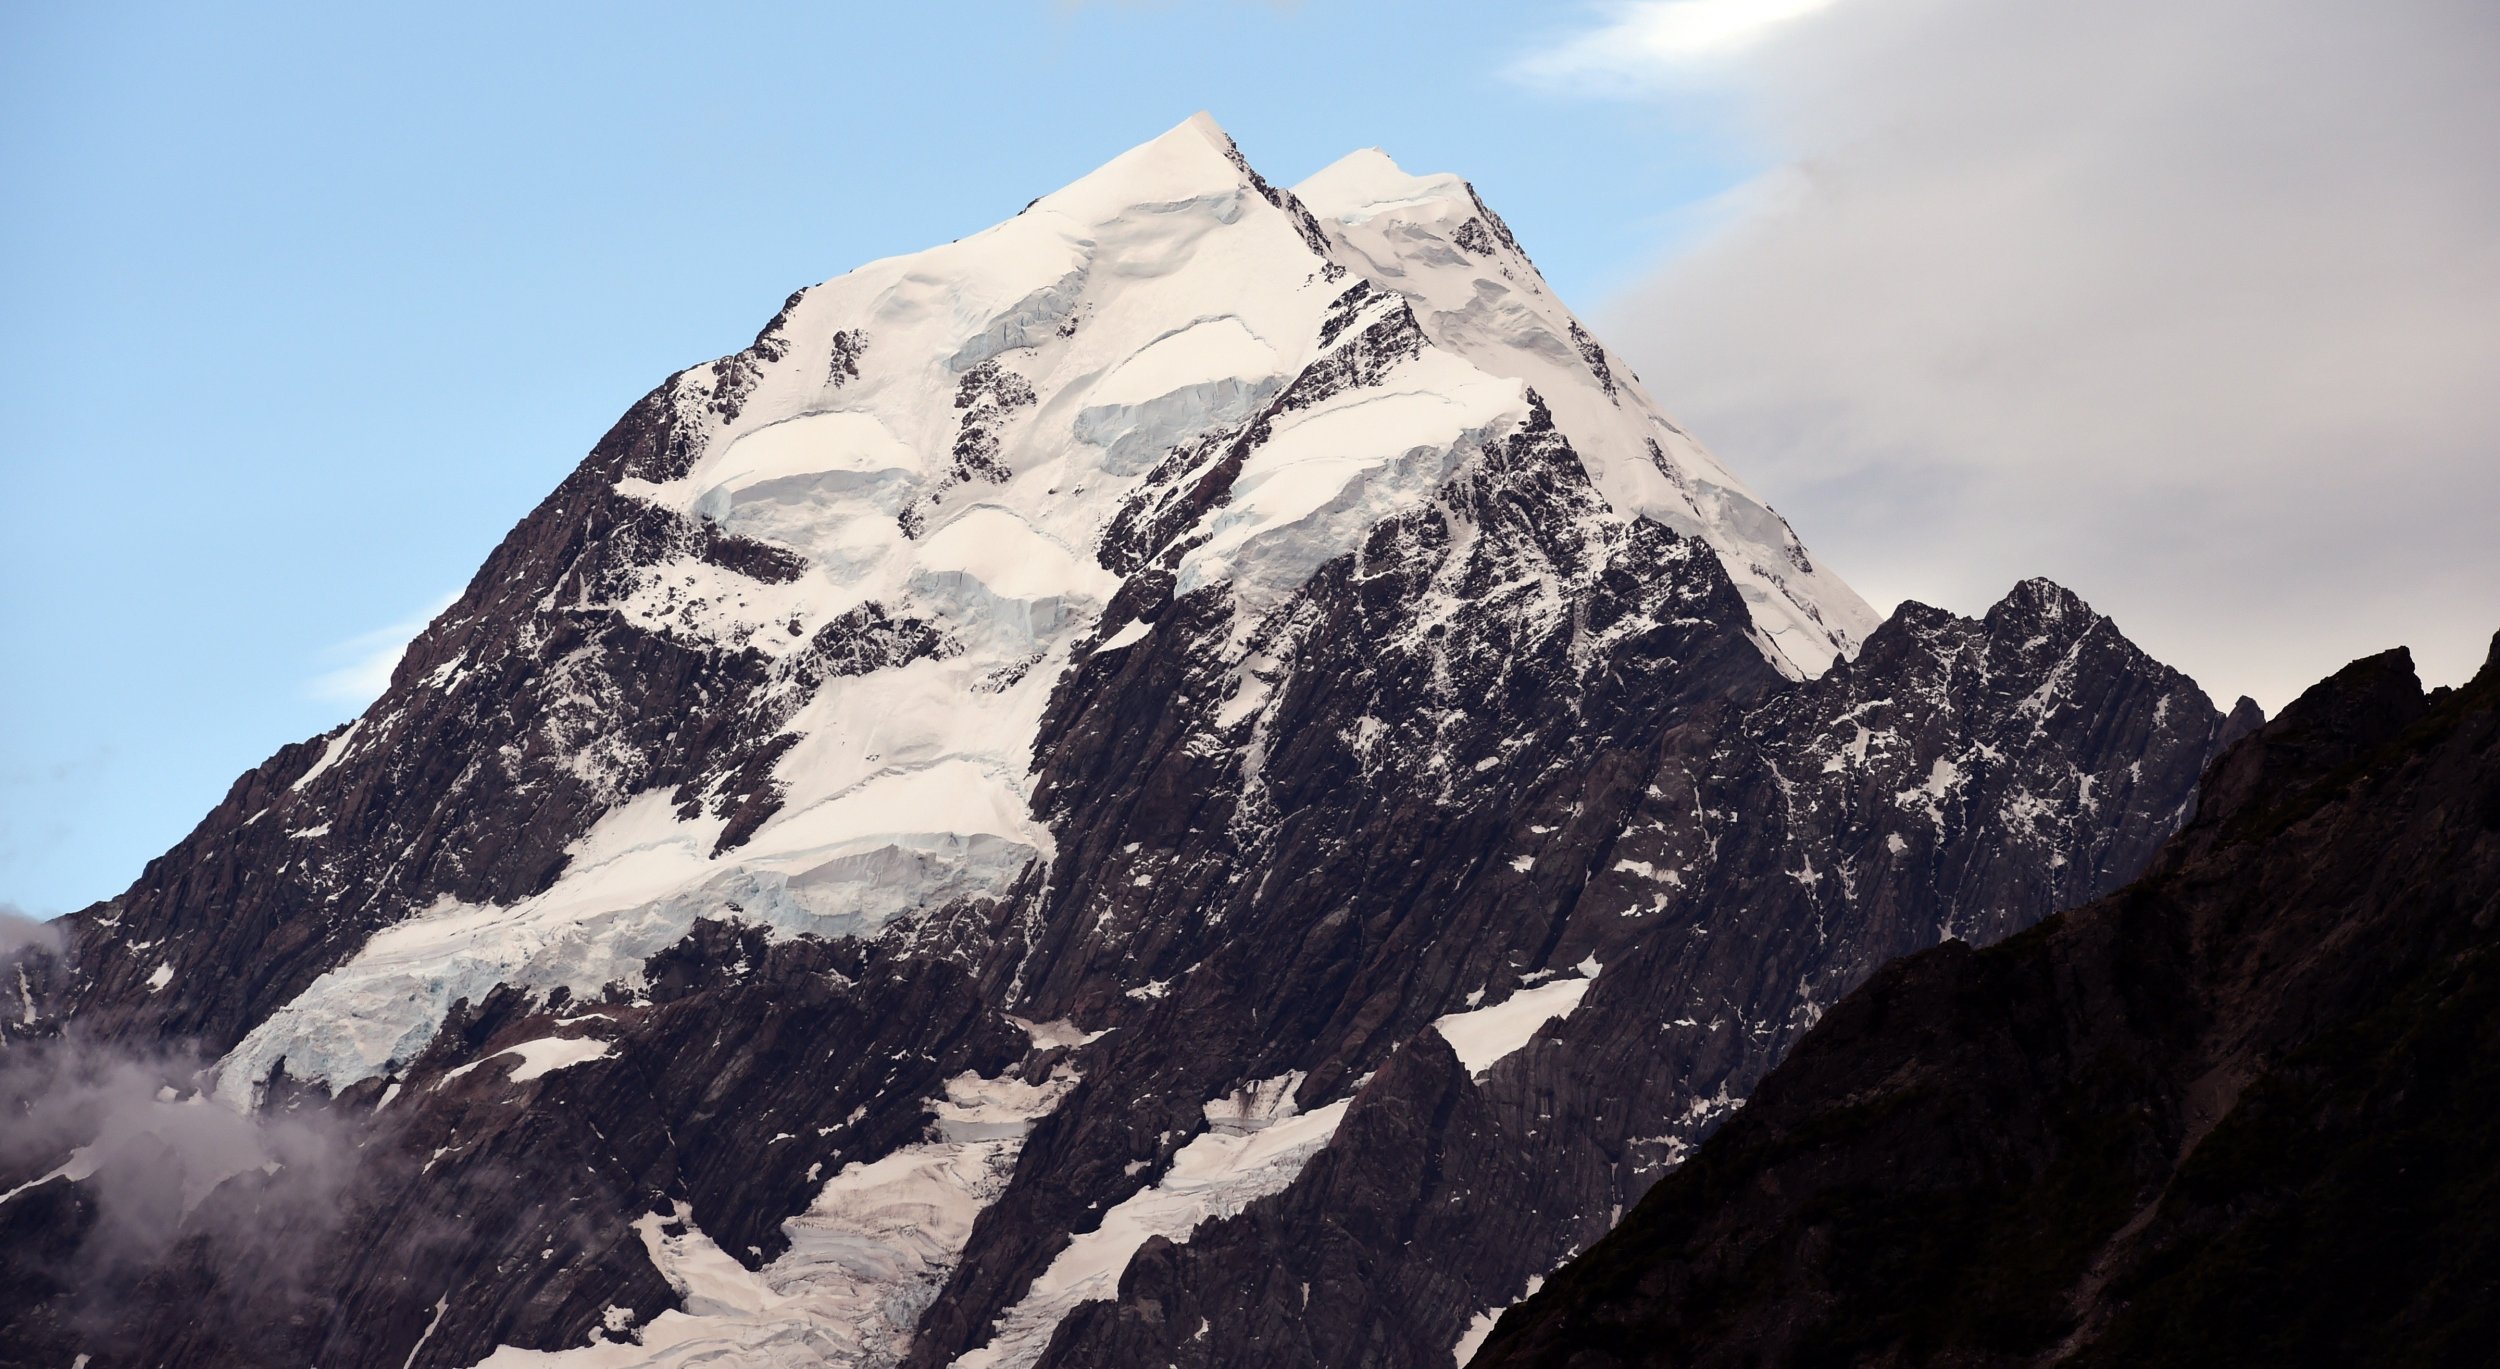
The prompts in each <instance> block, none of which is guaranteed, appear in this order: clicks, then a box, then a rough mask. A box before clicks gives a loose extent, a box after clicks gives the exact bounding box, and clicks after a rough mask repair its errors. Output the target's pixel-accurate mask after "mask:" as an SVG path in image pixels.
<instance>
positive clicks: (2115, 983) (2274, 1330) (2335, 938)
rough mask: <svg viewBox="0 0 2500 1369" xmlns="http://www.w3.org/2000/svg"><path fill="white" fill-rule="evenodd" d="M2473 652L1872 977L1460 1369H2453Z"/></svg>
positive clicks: (2492, 698)
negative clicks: (2096, 889)
mask: <svg viewBox="0 0 2500 1369" xmlns="http://www.w3.org/2000/svg"><path fill="white" fill-rule="evenodd" d="M2495 1099H2500V638H2495V639H2494V641H2493V653H2492V658H2491V660H2490V661H2489V662H2488V663H2487V664H2486V665H2485V666H2484V667H2483V670H2482V672H2481V674H2480V675H2478V676H2477V677H2476V678H2475V679H2474V681H2473V682H2472V683H2470V684H2468V685H2466V686H2465V687H2464V688H2463V689H2462V690H2454V691H2451V690H2447V689H2440V690H2436V691H2433V692H2432V693H2431V694H2429V695H2428V696H2425V695H2424V694H2423V692H2422V689H2421V685H2420V683H2419V682H2418V681H2417V680H2416V679H2415V678H2414V673H2413V666H2412V662H2411V660H2410V659H2409V658H2408V657H2407V656H2406V654H2405V653H2404V652H2403V651H2401V650H2399V651H2393V652H2389V653H2387V654H2385V655H2382V656H2374V657H2371V658H2369V659H2366V660H2361V661H2356V662H2354V663H2353V664H2352V665H2350V666H2348V667H2346V668H2345V669H2344V670H2343V671H2341V672H2339V673H2337V674H2336V675H2335V676H2333V677H2332V678H2330V679H2328V680H2326V681H2324V682H2323V683H2321V684H2319V685H2317V686H2316V687H2314V688H2312V689H2311V690H2310V691H2309V692H2308V693H2306V694H2304V695H2302V696H2301V697H2300V699H2299V700H2298V701H2296V702H2295V703H2293V704H2292V705H2291V706H2289V707H2288V708H2286V709H2285V710H2284V711H2283V714H2282V716H2281V717H2280V718H2278V719H2276V720H2275V721H2274V722H2272V723H2269V724H2267V725H2266V726H2265V727H2264V728H2262V729H2261V730H2259V731H2258V732H2257V733H2256V734H2255V735H2253V736H2251V737H2250V738H2248V739H2247V740H2246V741H2243V742H2241V743H2240V744H2239V745H2238V746H2237V747H2235V748H2233V749H2232V750H2230V751H2228V752H2227V753H2226V754H2225V755H2224V756H2223V757H2222V759H2221V760H2220V761H2218V762H2217V763H2216V764H2215V765H2214V767H2213V768H2212V769H2211V770H2209V771H2208V772H2207V773H2206V777H2205V785H2204V801H2203V804H2202V806H2201V808H2200V810H2199V812H2198V813H2197V816H2196V819H2195V821H2194V822H2193V823H2191V824H2190V825H2189V826H2188V828H2187V830H2185V831H2184V832H2182V833H2181V834H2180V835H2179V836H2178V837H2177V838H2175V839H2174V840H2173V841H2172V842H2171V843H2170V845H2169V846H2168V847H2166V848H2165V849H2164V851H2163V853H2162V855H2161V856H2160V857H2159V858H2158V859H2157V860H2156V862H2155V864H2154V867H2153V869H2152V870H2151V871H2150V872H2149V873H2147V874H2146V875H2145V876H2144V877H2143V878H2142V879H2140V880H2138V881H2136V882H2135V883H2133V884H2131V885H2129V886H2128V887H2127V888H2125V889H2123V890H2121V891H2119V892H2118V893H2116V894H2114V895H2112V896H2110V897H2109V898H2107V899H2104V900H2101V901H2099V902H2096V903H2093V904H2091V905H2089V906H2087V907H2083V908H2080V909H2077V910H2075V911H2073V912H2070V913H2065V914H2061V915H2059V916H2058V917H2056V918H2054V919H2052V920H2051V921H2049V922H2047V923H2044V924H2042V925H2041V926H2039V927H2036V928H2034V929H2032V930H2031V931H2029V932H2026V933H2024V934H2023V935H2021V936H2018V937H2016V938H2014V939H2012V940H2010V941H2007V942H2005V943H2003V944H2001V945H1998V946H1995V947H1993V948H1990V949H1987V950H1975V949H1973V948H1971V947H1969V946H1967V945H1961V944H1955V945H1948V946H1944V947H1939V948H1937V949H1935V950H1931V951H1928V952H1926V953H1924V954H1921V955H1918V956H1915V957H1912V958H1910V959H1907V960H1905V961H1902V962H1900V963H1899V964H1896V965H1894V966H1892V967H1890V968H1888V969H1886V970H1884V971H1882V972H1880V973H1879V974H1877V975H1876V976H1875V978H1874V979H1873V980H1872V981H1871V982H1869V983H1868V984H1866V985H1865V986H1864V987H1863V988H1861V989H1859V990H1858V991H1857V992H1856V993H1855V994H1853V995H1851V996H1850V997H1849V998H1847V999H1846V1000H1844V1001H1843V1002H1841V1003H1840V1004H1839V1005H1838V1006H1837V1007H1835V1008H1834V1009H1833V1010H1832V1012H1831V1013H1830V1014H1829V1015H1828V1016H1827V1017H1826V1018H1825V1019H1824V1020H1823V1022H1822V1023H1821V1025H1820V1026H1818V1027H1817V1028H1816V1030H1815V1031H1814V1032H1812V1033H1810V1034H1809V1035H1808V1036H1807V1037H1806V1038H1805V1040H1804V1041H1802V1042H1801V1043H1800V1044H1799V1045H1798V1047H1797V1049H1796V1051H1795V1052H1794V1053H1793V1054H1792V1055H1790V1056H1789V1058H1788V1059H1787V1061H1786V1062H1785V1063H1784V1064H1783V1065H1781V1066H1780V1068H1779V1069H1778V1070H1777V1071H1775V1072H1774V1073H1773V1074H1772V1075H1771V1077H1770V1078H1769V1079H1767V1080H1765V1081H1764V1082H1763V1084H1762V1086H1761V1088H1760V1089H1758V1090H1757V1091H1756V1092H1755V1095H1754V1098H1753V1101H1752V1103H1751V1104H1750V1105H1749V1106H1748V1107H1747V1108H1746V1109H1745V1111H1744V1112H1743V1113H1742V1114H1741V1115H1740V1116H1739V1117H1738V1118H1737V1119H1736V1120H1734V1121H1733V1122H1731V1123H1730V1124H1729V1125H1728V1126H1727V1127H1726V1128H1724V1129H1723V1130H1721V1131H1720V1132H1719V1133H1718V1134H1717V1135H1716V1136H1714V1137H1713V1138H1712V1139H1711V1140H1710V1142H1709V1143H1708V1144H1706V1145H1704V1146H1703V1147H1701V1149H1700V1151H1699V1152H1698V1153H1697V1154H1696V1155H1695V1156H1694V1157H1693V1158H1692V1159H1691V1160H1690V1161H1689V1162H1687V1163H1686V1164H1685V1165H1684V1166H1683V1167H1682V1168H1681V1169H1680V1170H1679V1171H1677V1172H1676V1173H1675V1174H1674V1175H1673V1176H1672V1177H1671V1178H1669V1179H1668V1180H1666V1181H1665V1182H1663V1183H1661V1184H1659V1185H1658V1186H1657V1187H1656V1188H1655V1189H1654V1190H1653V1191H1652V1192H1651V1193H1650V1195H1649V1196H1648V1197H1647V1198H1646V1199H1644V1200H1643V1201H1642V1202H1641V1203H1640V1205H1639V1206H1637V1207H1636V1208H1634V1209H1633V1211H1632V1212H1631V1214H1630V1215H1629V1216H1627V1217H1626V1218H1625V1219H1624V1221H1623V1224H1622V1225H1621V1226H1619V1227H1617V1228H1616V1229H1615V1231H1614V1232H1613V1233H1612V1234H1610V1235H1609V1236H1607V1237H1606V1238H1605V1239H1604V1240H1602V1241H1600V1242H1598V1243H1597V1245H1596V1246H1595V1247H1594V1248H1593V1249H1591V1250H1590V1251H1589V1252H1588V1253H1587V1254H1586V1255H1584V1256H1582V1257H1581V1258H1580V1259H1578V1260H1577V1261H1575V1262H1573V1263H1572V1264H1571V1265H1570V1266H1569V1267H1567V1268H1566V1269H1564V1270H1563V1271H1562V1272H1561V1273H1560V1274H1558V1275H1556V1276H1555V1277H1554V1279H1553V1280H1552V1281H1551V1282H1550V1283H1549V1284H1548V1285H1547V1286H1546V1287H1545V1289H1544V1290H1543V1291H1542V1292H1541V1293H1539V1294H1538V1295H1537V1296H1536V1297H1534V1298H1532V1299H1530V1300H1528V1301H1527V1302H1526V1303H1525V1304H1524V1305H1522V1306H1520V1307H1518V1308H1516V1309H1514V1310H1512V1311H1511V1312H1510V1313H1509V1314H1508V1315H1506V1316H1505V1317H1504V1318H1503V1319H1502V1323H1501V1325H1500V1327H1499V1329H1498V1330H1497V1331H1496V1332H1495V1333H1494V1335H1493V1337H1492V1339H1491V1343H1490V1344H1489V1345H1488V1346H1487V1347H1486V1349H1485V1351H1484V1353H1483V1355H1482V1356H1481V1357H1480V1358H1479V1359H1478V1360H1477V1361H1476V1363H1477V1364H1478V1365H1485V1366H1510V1365H1540V1366H1558V1367H1559V1366H1586V1367H1588V1369H1595V1367H1596V1366H1609V1365H1694V1366H1700V1365H1737V1364H1905V1365H1906V1364H1957V1365H2035V1364H2061V1365H2077V1366H2082V1365H2130V1366H2133V1365H2209V1364H2226V1363H2227V1364H2283V1365H2294V1364H2317V1365H2350V1364H2418V1365H2446V1364H2454V1365H2466V1364H2481V1363H2486V1362H2488V1360H2489V1358H2490V1353H2491V1346H2492V1344H2493V1340H2494V1336H2495V1333H2500V1236H2495V1234H2494V1233H2495V1232H2500V1162H2496V1161H2495V1159H2494V1157H2495V1156H2500V1106H2495V1105H2494V1100H2495Z"/></svg>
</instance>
